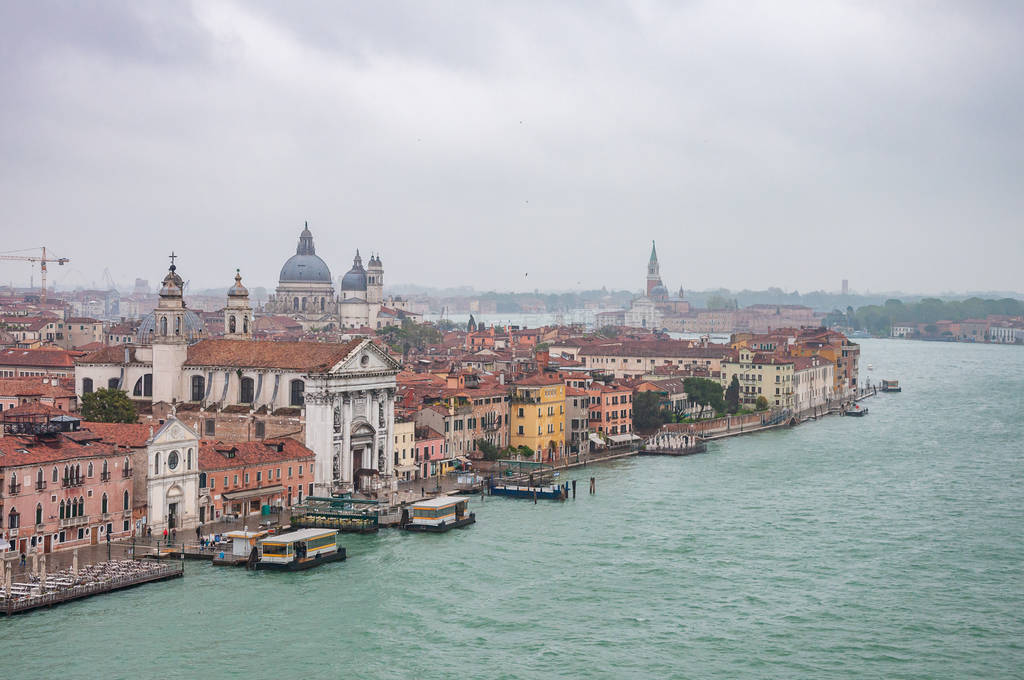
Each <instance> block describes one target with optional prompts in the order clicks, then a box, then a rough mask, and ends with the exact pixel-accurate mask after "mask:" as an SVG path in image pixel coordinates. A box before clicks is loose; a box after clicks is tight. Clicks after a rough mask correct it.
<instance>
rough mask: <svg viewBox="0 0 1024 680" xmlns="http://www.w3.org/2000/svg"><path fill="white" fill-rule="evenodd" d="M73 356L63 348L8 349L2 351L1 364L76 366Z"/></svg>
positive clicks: (50, 366) (0, 352) (52, 366)
mask: <svg viewBox="0 0 1024 680" xmlns="http://www.w3.org/2000/svg"><path fill="white" fill-rule="evenodd" d="M71 356H72V355H71V353H70V352H68V351H67V350H63V349H6V350H3V351H0V366H43V367H49V368H74V365H75V364H74V362H73V361H72V360H71Z"/></svg>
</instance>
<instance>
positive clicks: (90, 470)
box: [85, 462, 92, 477]
mask: <svg viewBox="0 0 1024 680" xmlns="http://www.w3.org/2000/svg"><path fill="white" fill-rule="evenodd" d="M85 476H86V477H92V463H91V462H90V463H89V472H88V473H87V474H86V475H85Z"/></svg>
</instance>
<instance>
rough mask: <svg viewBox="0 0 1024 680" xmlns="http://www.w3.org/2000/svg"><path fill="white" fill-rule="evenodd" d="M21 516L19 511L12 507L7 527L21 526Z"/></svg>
mask: <svg viewBox="0 0 1024 680" xmlns="http://www.w3.org/2000/svg"><path fill="white" fill-rule="evenodd" d="M20 520H21V517H20V516H19V515H18V511H17V510H15V509H14V508H11V512H10V514H8V515H7V528H8V529H17V528H18V527H20V526H21V521H20Z"/></svg>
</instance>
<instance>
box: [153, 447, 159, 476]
mask: <svg viewBox="0 0 1024 680" xmlns="http://www.w3.org/2000/svg"><path fill="white" fill-rule="evenodd" d="M153 474H155V475H158V474H160V452H159V451H157V454H156V456H154V457H153Z"/></svg>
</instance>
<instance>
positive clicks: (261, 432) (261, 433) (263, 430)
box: [254, 420, 267, 439]
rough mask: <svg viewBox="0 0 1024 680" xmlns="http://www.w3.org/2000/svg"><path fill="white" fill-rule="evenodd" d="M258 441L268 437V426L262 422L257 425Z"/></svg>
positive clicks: (257, 422) (259, 421)
mask: <svg viewBox="0 0 1024 680" xmlns="http://www.w3.org/2000/svg"><path fill="white" fill-rule="evenodd" d="M254 429H255V431H256V439H263V438H264V437H266V436H267V424H266V423H265V422H263V421H262V420H257V421H256V424H255V428H254Z"/></svg>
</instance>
